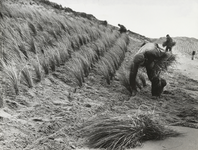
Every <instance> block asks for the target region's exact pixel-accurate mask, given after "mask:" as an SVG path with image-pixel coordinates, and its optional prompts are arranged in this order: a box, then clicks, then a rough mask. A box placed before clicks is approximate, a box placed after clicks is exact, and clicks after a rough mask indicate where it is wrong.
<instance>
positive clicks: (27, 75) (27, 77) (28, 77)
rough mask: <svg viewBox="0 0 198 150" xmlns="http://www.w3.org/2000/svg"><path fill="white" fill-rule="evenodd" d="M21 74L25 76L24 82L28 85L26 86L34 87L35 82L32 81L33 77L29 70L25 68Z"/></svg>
mask: <svg viewBox="0 0 198 150" xmlns="http://www.w3.org/2000/svg"><path fill="white" fill-rule="evenodd" d="M21 74H22V75H23V78H22V79H23V81H24V83H26V85H27V86H28V87H29V88H32V87H33V80H32V76H31V74H30V71H29V70H28V68H27V66H25V67H24V68H23V69H22V70H21Z"/></svg>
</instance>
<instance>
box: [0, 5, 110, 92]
mask: <svg viewBox="0 0 198 150" xmlns="http://www.w3.org/2000/svg"><path fill="white" fill-rule="evenodd" d="M1 5H2V4H1ZM1 8H3V9H1V10H0V11H1V16H2V18H1V20H2V21H1V22H0V28H1V31H2V32H1V47H2V48H1V62H2V63H1V70H2V71H3V72H4V73H5V74H7V79H8V80H9V83H10V85H11V86H12V87H14V89H15V93H16V94H19V88H18V85H19V83H20V80H22V81H21V82H23V83H25V84H26V85H27V86H28V87H30V88H31V87H33V81H34V80H35V81H40V80H41V79H42V76H43V75H42V73H44V74H49V73H50V71H55V70H56V67H59V66H60V65H62V64H64V63H65V62H66V61H68V60H69V58H71V57H73V56H74V54H73V53H76V52H78V51H79V50H80V49H81V47H83V46H85V45H88V44H90V43H91V44H92V45H94V44H95V45H96V43H97V42H95V41H97V39H99V38H101V36H102V34H103V36H104V35H105V34H104V33H105V32H108V34H112V33H111V30H109V29H106V28H104V27H103V26H101V25H98V24H96V23H93V22H90V21H88V20H86V19H83V18H72V17H68V16H66V15H60V14H57V13H54V12H48V11H45V12H44V11H43V10H35V9H34V8H31V7H27V6H24V7H20V6H19V5H7V4H3V7H1ZM112 35H113V34H112ZM106 36H107V35H106ZM98 42H99V41H98ZM100 42H101V43H102V44H101V45H105V46H106V44H107V43H105V42H104V41H100ZM103 42H104V43H103ZM108 42H109V43H112V41H108ZM87 47H88V48H89V46H87ZM96 47H97V46H96ZM100 50H101V49H100ZM100 50H98V51H97V52H98V53H99V52H100ZM89 52H91V50H86V53H89ZM90 54H91V53H90ZM90 54H89V55H90ZM75 55H76V54H75ZM8 74H9V75H8Z"/></svg>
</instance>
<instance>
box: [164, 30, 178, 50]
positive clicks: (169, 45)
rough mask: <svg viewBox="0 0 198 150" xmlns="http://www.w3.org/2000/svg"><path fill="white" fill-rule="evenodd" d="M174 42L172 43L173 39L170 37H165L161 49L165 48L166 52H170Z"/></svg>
mask: <svg viewBox="0 0 198 150" xmlns="http://www.w3.org/2000/svg"><path fill="white" fill-rule="evenodd" d="M175 44H176V42H174V41H173V39H172V38H171V37H170V35H168V34H167V35H166V41H165V42H164V43H163V44H162V46H163V47H165V46H166V49H165V50H166V52H168V51H170V52H171V51H172V47H173V46H175Z"/></svg>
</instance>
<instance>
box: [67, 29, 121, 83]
mask: <svg viewBox="0 0 198 150" xmlns="http://www.w3.org/2000/svg"><path fill="white" fill-rule="evenodd" d="M117 37H118V34H117V33H113V34H111V35H109V36H106V37H105V36H104V38H102V39H98V40H96V41H95V42H93V43H89V44H87V45H86V46H83V47H81V50H80V51H78V52H76V53H74V55H73V59H72V60H71V61H70V62H69V63H68V64H67V65H68V70H69V71H70V72H71V74H72V76H73V77H74V81H75V82H76V83H77V85H79V86H82V84H83V82H84V77H87V76H88V75H89V72H90V69H91V68H93V66H94V64H95V63H96V62H97V61H98V60H99V59H100V58H102V57H104V54H105V53H106V52H107V50H108V49H109V48H110V47H112V45H113V44H115V41H116V40H117Z"/></svg>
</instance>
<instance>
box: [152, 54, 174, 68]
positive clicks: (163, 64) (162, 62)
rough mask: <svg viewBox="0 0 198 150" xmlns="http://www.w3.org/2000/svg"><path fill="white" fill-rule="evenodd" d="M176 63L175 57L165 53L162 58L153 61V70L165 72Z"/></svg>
mask: <svg viewBox="0 0 198 150" xmlns="http://www.w3.org/2000/svg"><path fill="white" fill-rule="evenodd" d="M175 62H176V55H174V54H171V53H165V54H164V56H163V57H162V58H160V59H158V60H156V61H155V63H154V67H153V69H154V70H156V71H167V69H168V67H169V66H171V65H173V64H174V63H175Z"/></svg>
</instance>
